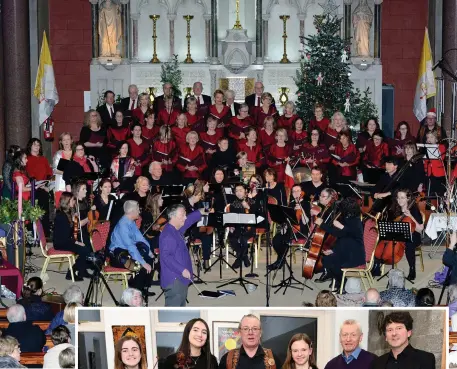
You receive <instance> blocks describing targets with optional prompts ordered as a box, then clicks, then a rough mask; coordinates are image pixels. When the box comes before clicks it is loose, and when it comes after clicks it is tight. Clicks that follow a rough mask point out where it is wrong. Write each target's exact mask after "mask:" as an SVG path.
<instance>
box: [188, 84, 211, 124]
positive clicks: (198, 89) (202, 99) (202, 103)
mask: <svg viewBox="0 0 457 369" xmlns="http://www.w3.org/2000/svg"><path fill="white" fill-rule="evenodd" d="M192 92H193V94H194V97H195V99H196V100H197V114H198V115H200V116H204V115H206V114H208V109H209V107H210V106H211V96H208V95H203V93H202V92H203V83H201V82H195V83H194V85H193V87H192ZM186 106H187V98H186V100H184V107H186Z"/></svg>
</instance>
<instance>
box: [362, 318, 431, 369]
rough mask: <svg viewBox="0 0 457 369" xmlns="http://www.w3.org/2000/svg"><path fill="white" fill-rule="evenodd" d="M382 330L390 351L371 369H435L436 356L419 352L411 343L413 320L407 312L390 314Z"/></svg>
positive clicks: (377, 359)
mask: <svg viewBox="0 0 457 369" xmlns="http://www.w3.org/2000/svg"><path fill="white" fill-rule="evenodd" d="M382 329H383V332H384V336H385V337H386V341H387V343H388V344H389V346H390V349H391V350H390V351H389V352H388V353H386V354H384V355H382V356H380V357H378V358H376V359H375V360H374V361H373V363H372V365H371V369H391V368H401V369H435V356H434V355H433V354H432V353H430V352H426V351H422V350H418V349H415V348H414V347H412V346H411V345H410V343H409V338H410V337H411V334H412V331H413V318H412V317H411V314H410V313H409V312H407V311H395V312H393V313H390V314H388V315H387V316H386V317H385V318H384V321H383V324H382Z"/></svg>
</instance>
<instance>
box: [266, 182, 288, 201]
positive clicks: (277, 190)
mask: <svg viewBox="0 0 457 369" xmlns="http://www.w3.org/2000/svg"><path fill="white" fill-rule="evenodd" d="M266 187H268V184H267V186H266ZM267 195H268V196H272V197H274V198H275V199H276V200H278V205H283V206H286V205H287V198H286V190H285V188H284V184H283V183H278V182H277V183H276V186H275V187H274V188H268V189H267Z"/></svg>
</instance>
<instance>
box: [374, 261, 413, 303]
mask: <svg viewBox="0 0 457 369" xmlns="http://www.w3.org/2000/svg"><path fill="white" fill-rule="evenodd" d="M380 295H381V300H382V301H390V302H391V303H392V304H393V306H395V307H407V306H416V299H415V297H414V294H413V292H412V291H411V290H407V289H406V288H405V275H404V273H403V270H401V269H392V270H391V271H390V272H389V288H388V289H387V290H385V291H381V293H380Z"/></svg>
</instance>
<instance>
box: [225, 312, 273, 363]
mask: <svg viewBox="0 0 457 369" xmlns="http://www.w3.org/2000/svg"><path fill="white" fill-rule="evenodd" d="M238 330H239V333H240V337H241V347H240V348H239V349H234V350H230V351H229V352H228V353H226V354H225V355H224V356H222V358H221V361H220V363H219V369H250V368H253V369H267V368H270V369H273V368H277V369H279V368H281V367H282V363H281V361H280V359H279V358H278V357H277V356H276V355H275V354H273V352H272V351H271V349H267V348H264V347H262V346H261V345H260V338H261V337H262V325H261V323H260V319H259V318H258V317H257V316H256V315H254V314H247V315H245V316H243V318H241V321H240V324H239V326H238Z"/></svg>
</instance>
